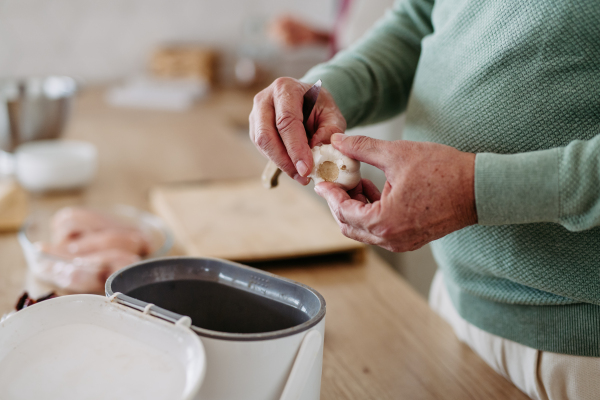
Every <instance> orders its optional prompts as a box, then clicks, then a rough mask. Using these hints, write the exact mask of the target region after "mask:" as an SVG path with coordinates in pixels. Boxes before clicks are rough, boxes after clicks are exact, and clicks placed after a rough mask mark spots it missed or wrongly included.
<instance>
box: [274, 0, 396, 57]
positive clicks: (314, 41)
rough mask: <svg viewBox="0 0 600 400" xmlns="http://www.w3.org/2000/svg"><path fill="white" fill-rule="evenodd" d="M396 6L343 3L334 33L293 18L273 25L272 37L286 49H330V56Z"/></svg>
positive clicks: (380, 1)
mask: <svg viewBox="0 0 600 400" xmlns="http://www.w3.org/2000/svg"><path fill="white" fill-rule="evenodd" d="M392 4H393V1H392V0H340V1H339V2H338V3H337V5H336V14H335V22H334V25H333V29H332V30H331V31H326V30H322V29H318V28H315V27H313V26H312V25H310V24H309V23H307V22H305V21H303V20H300V19H298V18H295V17H293V16H290V15H282V16H280V17H277V18H275V19H274V20H273V22H272V23H271V25H270V27H269V28H270V29H269V33H270V36H271V37H272V38H273V39H275V40H276V41H277V42H279V43H280V44H282V45H284V46H287V47H299V46H310V45H321V46H329V49H330V54H331V56H333V55H335V53H337V52H338V51H339V50H340V49H345V48H347V47H348V46H350V45H351V44H352V43H353V42H354V41H356V40H357V39H358V38H359V37H360V36H362V35H363V34H364V33H365V32H366V31H367V30H368V29H369V28H370V27H371V26H372V25H373V24H374V23H375V22H376V21H377V20H378V19H379V18H380V17H381V16H382V15H383V13H384V12H385V11H386V10H387V9H389V8H390V7H391V6H392Z"/></svg>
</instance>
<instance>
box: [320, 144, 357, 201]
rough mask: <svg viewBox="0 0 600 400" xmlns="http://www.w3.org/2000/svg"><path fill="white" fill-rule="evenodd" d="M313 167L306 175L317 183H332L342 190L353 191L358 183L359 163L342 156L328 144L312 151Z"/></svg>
mask: <svg viewBox="0 0 600 400" xmlns="http://www.w3.org/2000/svg"><path fill="white" fill-rule="evenodd" d="M312 154H313V159H314V161H315V166H314V168H313V170H312V172H311V173H310V175H308V177H309V178H312V180H313V181H314V182H315V184H317V183H321V182H334V183H337V184H338V185H340V186H341V187H342V189H344V190H350V189H354V188H355V187H356V185H358V183H359V182H360V162H359V161H356V160H354V159H352V158H350V157H347V156H345V155H343V154H342V153H341V152H340V151H338V150H336V149H335V148H334V147H333V146H332V145H330V144H323V145H319V146H315V147H313V149H312Z"/></svg>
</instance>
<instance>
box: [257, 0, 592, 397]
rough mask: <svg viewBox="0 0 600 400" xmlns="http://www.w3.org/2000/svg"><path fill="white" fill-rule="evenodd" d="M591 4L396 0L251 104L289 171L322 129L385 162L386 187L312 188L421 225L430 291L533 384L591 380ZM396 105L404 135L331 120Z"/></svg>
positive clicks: (399, 237)
mask: <svg viewBox="0 0 600 400" xmlns="http://www.w3.org/2000/svg"><path fill="white" fill-rule="evenodd" d="M599 20H600V7H599V6H598V4H597V3H596V2H594V1H583V2H567V1H558V2H552V3H548V2H545V1H542V0H533V1H529V2H518V3H514V2H512V3H508V2H497V1H492V0H488V1H475V0H467V1H458V0H445V1H437V2H434V1H433V0H398V1H396V3H395V5H394V7H393V9H392V10H391V11H390V12H388V13H387V14H386V15H385V17H384V18H383V19H381V20H380V21H379V22H378V23H377V24H376V25H375V26H374V27H373V29H371V30H370V31H369V32H368V33H367V34H366V35H365V36H363V37H362V38H361V39H360V40H359V41H358V42H356V43H354V44H353V45H352V46H350V47H349V48H348V49H346V50H344V51H341V52H339V53H337V54H336V56H335V57H334V58H333V59H332V60H330V61H329V62H327V63H324V64H321V65H319V66H316V67H315V68H313V69H312V70H310V71H309V72H308V73H307V74H306V75H305V76H304V77H303V78H302V79H301V80H295V79H292V78H279V79H277V80H276V81H275V82H273V84H271V85H270V86H269V87H268V88H266V89H265V90H263V91H262V92H260V93H259V94H258V95H257V96H256V97H255V100H254V106H253V110H252V113H251V114H250V136H251V139H252V140H253V142H254V143H255V145H256V146H257V148H258V149H259V150H260V151H261V152H262V153H263V154H264V155H265V156H267V157H268V158H270V159H271V160H273V161H274V162H275V163H276V164H277V165H278V166H279V167H280V168H281V169H282V170H283V171H284V172H286V173H287V174H288V175H289V176H290V177H292V178H294V179H295V180H297V181H298V182H300V183H302V184H305V185H306V184H307V183H308V179H307V178H306V176H307V175H308V174H309V173H310V171H311V169H312V168H313V160H312V157H311V151H310V148H311V147H312V146H314V145H316V144H318V143H332V144H333V146H334V147H336V148H337V149H338V150H340V151H341V152H342V153H344V154H346V155H348V156H350V157H353V158H355V159H357V160H360V161H362V162H364V163H368V164H371V165H373V166H375V167H377V168H379V169H381V170H382V171H383V172H384V173H385V176H386V178H387V182H386V183H385V186H384V188H383V191H381V192H380V191H379V190H378V189H377V188H376V187H375V186H374V185H373V184H372V183H371V182H370V181H368V180H363V181H362V182H361V184H359V186H358V187H357V188H355V189H354V190H351V191H350V192H345V191H343V190H342V189H340V188H339V187H337V186H336V185H335V184H333V183H329V182H324V183H320V184H319V185H317V186H316V187H315V190H316V191H317V193H318V194H319V195H321V196H322V197H324V198H325V199H326V200H327V202H328V204H329V206H330V208H331V211H332V214H333V215H334V217H335V218H336V220H337V221H338V224H339V226H340V229H341V231H342V232H343V233H344V234H345V235H346V236H348V237H350V238H353V239H355V240H358V241H361V242H364V243H369V244H374V245H378V246H381V247H384V248H386V249H389V250H392V251H397V252H400V251H410V250H414V249H417V248H419V247H421V246H423V245H424V244H426V243H430V242H432V247H433V252H434V255H435V258H436V261H437V263H438V265H439V272H438V274H437V275H436V278H435V279H434V282H433V284H432V289H431V296H430V304H431V305H432V307H433V308H434V309H435V310H436V311H437V312H438V313H439V314H440V315H442V317H444V318H445V319H446V320H447V321H448V322H449V323H450V324H451V325H452V326H453V328H454V331H455V332H456V334H457V336H458V338H459V339H460V340H462V341H464V342H465V343H467V344H468V345H469V346H470V347H471V348H472V349H473V350H474V351H475V352H476V353H477V354H479V355H480V356H481V357H482V358H483V359H484V360H485V361H486V362H487V363H488V364H489V365H490V366H491V367H492V368H494V369H495V370H496V371H497V372H499V373H500V374H502V375H503V376H505V377H506V378H507V379H509V380H511V381H512V382H513V383H514V384H515V385H516V386H518V387H519V388H520V389H521V390H522V391H523V392H525V393H526V394H527V395H529V396H530V397H531V398H533V399H598V396H599V393H600V379H599V377H600V85H599V82H600V56H599V55H600V24H598V21H599ZM317 79H322V81H323V87H324V88H325V89H324V90H322V92H321V96H320V97H319V100H318V102H317V105H316V107H315V111H314V112H313V116H312V117H311V119H310V120H309V121H308V124H307V125H308V126H309V127H310V128H309V129H310V130H311V133H313V136H312V139H311V141H310V143H309V142H308V141H307V139H306V134H305V129H304V126H303V124H302V96H303V94H304V93H305V92H306V90H308V89H309V88H310V86H311V85H312V84H313V83H314V82H315V81H316V80H317ZM404 110H406V125H405V131H404V137H405V139H407V140H398V141H384V140H376V139H372V138H370V137H366V136H347V135H344V134H342V133H343V132H345V131H346V129H347V128H351V127H355V126H358V125H365V124H372V123H376V122H379V121H382V120H386V119H388V118H391V117H393V116H395V115H397V114H399V113H401V112H403V111H404ZM312 127H314V129H312Z"/></svg>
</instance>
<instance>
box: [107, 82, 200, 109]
mask: <svg viewBox="0 0 600 400" xmlns="http://www.w3.org/2000/svg"><path fill="white" fill-rule="evenodd" d="M208 91H209V84H208V83H207V82H205V81H202V80H199V79H156V78H149V77H138V78H133V79H130V80H128V81H127V82H125V84H123V85H122V86H118V87H114V88H111V89H109V90H108V92H107V94H106V101H107V102H108V103H109V104H111V105H113V106H117V107H132V108H146V109H155V110H169V111H185V110H187V109H189V108H190V107H191V106H192V105H193V104H194V102H195V101H197V100H199V99H201V98H203V97H205V96H206V95H207V94H208Z"/></svg>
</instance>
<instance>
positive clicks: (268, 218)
mask: <svg viewBox="0 0 600 400" xmlns="http://www.w3.org/2000/svg"><path fill="white" fill-rule="evenodd" d="M281 181H282V182H280V184H279V186H278V187H277V188H274V189H265V188H264V187H263V186H262V185H261V182H260V179H256V180H254V179H252V180H237V181H228V182H216V183H205V184H194V185H185V186H181V185H179V186H161V187H157V188H155V189H153V190H152V191H151V193H150V203H151V207H152V209H153V210H154V212H155V213H157V214H158V215H160V216H161V217H162V218H163V219H164V220H165V221H166V223H167V224H168V225H169V226H170V228H171V229H172V230H173V233H174V234H175V239H176V240H177V241H178V244H179V245H180V246H181V247H182V248H183V249H184V250H185V252H186V253H187V254H188V255H190V256H204V257H206V256H209V257H218V258H225V259H229V260H235V261H243V262H253V261H266V260H273V259H283V258H292V257H304V256H312V255H322V254H329V253H338V252H357V254H361V253H362V250H363V249H364V245H363V244H361V243H359V242H356V241H354V240H351V239H348V238H347V237H345V236H344V235H342V234H341V233H340V230H339V228H338V225H337V223H336V222H335V220H334V219H333V217H332V216H331V213H330V212H329V209H328V208H327V207H326V204H325V202H324V201H322V202H321V201H319V199H318V198H316V197H315V196H313V195H312V194H311V193H310V192H309V191H310V190H311V188H308V187H301V186H300V185H297V184H296V183H295V182H293V181H291V180H290V179H281Z"/></svg>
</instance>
